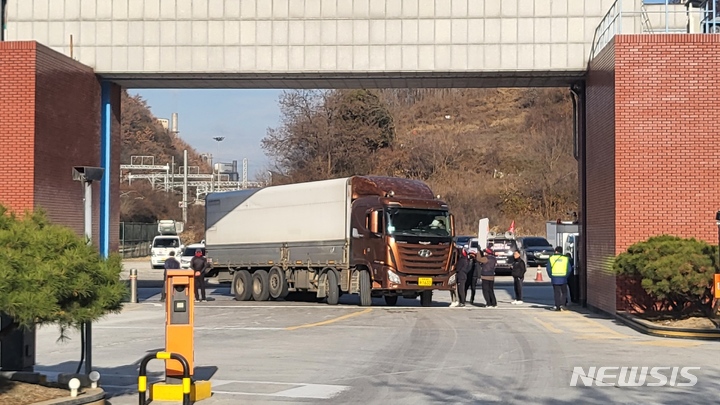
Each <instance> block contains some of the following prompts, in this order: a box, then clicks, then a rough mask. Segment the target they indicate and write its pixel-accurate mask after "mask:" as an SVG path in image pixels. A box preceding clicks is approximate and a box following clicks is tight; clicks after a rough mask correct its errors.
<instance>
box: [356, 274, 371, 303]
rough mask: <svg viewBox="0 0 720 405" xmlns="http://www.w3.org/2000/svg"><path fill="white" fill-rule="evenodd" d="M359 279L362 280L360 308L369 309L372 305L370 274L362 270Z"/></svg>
mask: <svg viewBox="0 0 720 405" xmlns="http://www.w3.org/2000/svg"><path fill="white" fill-rule="evenodd" d="M358 278H359V279H360V280H359V281H360V306H361V307H369V306H371V305H372V290H371V288H372V284H371V283H370V273H369V272H368V271H365V270H360V273H359V274H358Z"/></svg>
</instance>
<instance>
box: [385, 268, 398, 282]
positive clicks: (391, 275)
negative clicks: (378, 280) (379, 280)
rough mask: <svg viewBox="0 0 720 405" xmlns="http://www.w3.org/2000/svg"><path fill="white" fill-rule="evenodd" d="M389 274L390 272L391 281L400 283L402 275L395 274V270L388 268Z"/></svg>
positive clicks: (389, 278)
mask: <svg viewBox="0 0 720 405" xmlns="http://www.w3.org/2000/svg"><path fill="white" fill-rule="evenodd" d="M387 274H388V280H390V282H391V283H394V284H400V276H398V275H397V274H395V272H394V271H392V270H388V271H387Z"/></svg>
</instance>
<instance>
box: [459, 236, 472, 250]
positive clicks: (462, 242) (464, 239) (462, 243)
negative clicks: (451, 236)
mask: <svg viewBox="0 0 720 405" xmlns="http://www.w3.org/2000/svg"><path fill="white" fill-rule="evenodd" d="M472 238H473V237H472V236H456V237H455V247H457V248H461V247H463V246H465V245H469V244H470V239H472Z"/></svg>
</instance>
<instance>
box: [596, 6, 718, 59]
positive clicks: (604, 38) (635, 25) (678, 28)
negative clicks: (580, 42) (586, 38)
mask: <svg viewBox="0 0 720 405" xmlns="http://www.w3.org/2000/svg"><path fill="white" fill-rule="evenodd" d="M717 4H718V2H717V0H708V1H707V2H705V3H702V4H700V7H690V5H689V4H688V3H686V2H685V1H682V2H680V1H677V0H665V1H663V2H644V1H643V0H616V1H615V3H613V5H612V7H610V10H608V12H607V14H605V17H604V18H603V19H602V21H601V22H600V24H599V25H598V26H597V28H596V29H595V36H594V37H593V44H592V49H591V51H590V60H592V59H593V58H594V57H595V56H597V55H598V53H600V51H601V50H602V49H603V48H604V47H605V45H607V44H608V43H609V42H610V41H611V40H612V39H613V38H614V37H615V35H618V34H684V33H713V32H717V31H718V27H720V19H717V18H715V16H717V15H718V10H717V8H718V6H717Z"/></svg>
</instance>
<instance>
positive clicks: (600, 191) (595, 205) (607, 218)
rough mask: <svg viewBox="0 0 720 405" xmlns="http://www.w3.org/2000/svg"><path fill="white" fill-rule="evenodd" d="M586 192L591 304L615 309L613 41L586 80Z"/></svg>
mask: <svg viewBox="0 0 720 405" xmlns="http://www.w3.org/2000/svg"><path fill="white" fill-rule="evenodd" d="M585 94H586V120H587V122H586V134H585V145H584V146H585V147H584V148H583V152H582V153H584V156H583V158H584V159H585V170H586V172H585V178H586V185H585V187H586V196H587V201H584V204H582V206H583V207H584V208H585V221H586V222H585V224H584V225H583V231H584V237H585V242H586V244H585V246H586V249H587V251H586V254H585V257H586V263H585V266H586V269H587V303H588V304H589V305H591V306H593V307H596V308H598V309H601V310H603V311H606V312H609V313H614V312H615V296H616V294H615V276H614V275H613V274H611V273H610V268H609V262H610V260H611V259H612V257H613V256H614V255H615V240H616V233H615V187H616V185H615V162H614V158H615V53H614V47H613V43H612V42H611V43H610V44H608V45H607V46H606V47H605V49H603V50H602V51H601V53H600V54H599V55H598V56H597V57H596V58H595V59H593V61H592V63H591V64H590V67H589V69H588V76H587V82H586V91H585Z"/></svg>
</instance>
